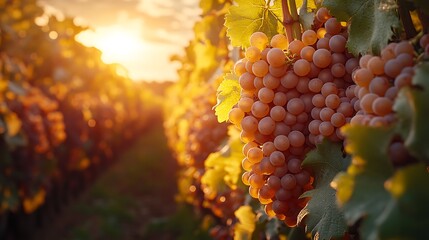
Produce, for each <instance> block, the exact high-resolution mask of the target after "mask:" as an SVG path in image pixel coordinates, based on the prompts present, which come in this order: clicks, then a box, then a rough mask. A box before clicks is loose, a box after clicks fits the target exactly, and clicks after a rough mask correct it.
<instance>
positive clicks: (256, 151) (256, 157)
mask: <svg viewBox="0 0 429 240" xmlns="http://www.w3.org/2000/svg"><path fill="white" fill-rule="evenodd" d="M263 157H264V154H263V152H262V150H261V149H260V148H258V147H253V148H251V149H249V151H248V152H247V159H248V161H249V162H250V163H252V164H255V163H258V162H260V161H261V160H262V158H263Z"/></svg>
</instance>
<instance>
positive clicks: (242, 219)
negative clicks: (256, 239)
mask: <svg viewBox="0 0 429 240" xmlns="http://www.w3.org/2000/svg"><path fill="white" fill-rule="evenodd" d="M234 215H235V217H236V218H237V219H238V223H236V224H235V227H234V239H237V240H245V239H251V238H252V233H253V231H255V227H256V215H255V213H253V210H252V207H250V206H241V207H240V208H239V209H237V210H236V211H235V212H234Z"/></svg>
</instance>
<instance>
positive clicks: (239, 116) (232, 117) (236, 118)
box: [228, 108, 244, 125]
mask: <svg viewBox="0 0 429 240" xmlns="http://www.w3.org/2000/svg"><path fill="white" fill-rule="evenodd" d="M243 118H244V112H243V110H241V109H240V108H233V109H231V111H229V114H228V120H229V121H230V122H232V123H233V124H235V125H237V124H239V123H241V120H243Z"/></svg>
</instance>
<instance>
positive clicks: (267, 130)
mask: <svg viewBox="0 0 429 240" xmlns="http://www.w3.org/2000/svg"><path fill="white" fill-rule="evenodd" d="M275 127H276V123H275V122H274V120H273V119H272V118H271V117H264V118H262V119H261V120H260V121H259V124H258V130H259V132H260V133H262V134H264V135H270V134H271V133H273V132H274V129H275Z"/></svg>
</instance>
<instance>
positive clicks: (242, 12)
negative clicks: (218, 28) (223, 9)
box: [225, 0, 283, 48]
mask: <svg viewBox="0 0 429 240" xmlns="http://www.w3.org/2000/svg"><path fill="white" fill-rule="evenodd" d="M235 2H236V3H237V5H233V6H231V7H230V8H229V11H228V13H227V14H226V16H225V26H226V27H227V36H228V37H229V38H230V39H231V44H232V45H233V46H235V47H243V48H246V47H248V46H250V41H249V39H250V35H252V33H254V32H258V31H259V32H264V33H265V34H266V35H267V36H268V38H269V39H270V38H271V37H272V36H274V35H276V34H277V33H279V32H281V31H282V30H281V29H283V25H282V23H281V19H282V7H281V1H279V0H276V1H274V4H273V5H272V6H271V5H270V4H269V3H267V2H266V1H265V0H236V1H235ZM268 2H271V1H268Z"/></svg>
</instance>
